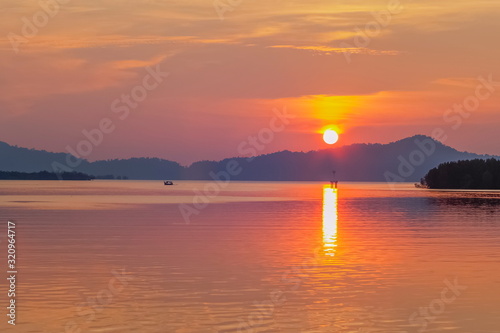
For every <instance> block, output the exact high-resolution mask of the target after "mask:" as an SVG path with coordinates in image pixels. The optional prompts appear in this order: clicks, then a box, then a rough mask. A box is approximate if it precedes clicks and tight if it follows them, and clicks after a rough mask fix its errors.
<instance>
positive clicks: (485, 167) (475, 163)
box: [420, 158, 500, 189]
mask: <svg viewBox="0 0 500 333" xmlns="http://www.w3.org/2000/svg"><path fill="white" fill-rule="evenodd" d="M420 183H421V185H422V186H425V187H428V188H431V189H500V161H499V160H496V159H494V158H490V159H486V160H484V159H474V160H464V161H457V162H446V163H442V164H440V165H439V166H438V167H436V168H434V169H432V170H430V171H429V172H428V173H427V174H426V175H425V176H424V178H422V180H421V181H420Z"/></svg>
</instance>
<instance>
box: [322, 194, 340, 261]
mask: <svg viewBox="0 0 500 333" xmlns="http://www.w3.org/2000/svg"><path fill="white" fill-rule="evenodd" d="M337 222H338V213H337V189H334V188H331V187H328V186H325V187H324V188H323V250H324V252H325V254H326V255H328V256H334V255H335V249H336V247H337Z"/></svg>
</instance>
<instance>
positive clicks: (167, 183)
mask: <svg viewBox="0 0 500 333" xmlns="http://www.w3.org/2000/svg"><path fill="white" fill-rule="evenodd" d="M163 184H164V185H174V183H173V182H171V181H170V180H166V181H164V182H163Z"/></svg>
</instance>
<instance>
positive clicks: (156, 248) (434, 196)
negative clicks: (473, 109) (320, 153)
mask: <svg viewBox="0 0 500 333" xmlns="http://www.w3.org/2000/svg"><path fill="white" fill-rule="evenodd" d="M213 185H214V184H212V183H208V182H178V183H177V184H176V185H174V186H164V185H163V183H162V182H159V181H91V182H58V181H39V182H36V181H35V182H33V181H0V219H1V220H0V221H1V222H0V225H1V226H2V227H1V228H2V229H4V230H5V229H6V221H7V220H13V221H15V222H16V223H17V232H18V234H17V238H18V256H19V260H18V262H19V274H18V276H19V282H18V295H17V302H18V322H17V326H16V327H15V328H12V327H9V326H8V325H7V323H6V321H7V320H6V319H4V320H2V322H0V329H1V331H2V332H14V331H17V332H51V333H52V332H179V333H181V332H182V333H184V332H200V333H201V332H238V331H241V332H311V333H312V332H345V333H347V332H364V333H367V332H394V333H396V332H474V333H481V332H499V328H500V317H499V316H498V314H499V312H498V311H499V299H500V275H499V270H498V267H499V263H500V255H499V254H500V251H499V250H500V218H499V213H500V193H499V192H495V191H483V192H481V191H471V192H460V191H430V190H422V189H415V188H413V187H412V185H411V184H401V185H399V186H397V187H396V189H394V190H391V189H390V188H389V187H388V186H387V185H386V184H381V183H341V184H339V189H338V190H333V189H330V188H328V186H326V187H325V186H324V184H321V183H292V182H290V183H283V182H281V183H273V182H232V183H230V184H220V186H224V187H223V188H220V186H216V187H214V186H213ZM204 189H209V190H211V191H212V192H211V197H210V198H209V199H207V198H206V197H205V196H203V195H201V194H200V193H203V191H204ZM217 189H218V190H217ZM216 192H219V193H216ZM193 200H194V201H195V203H196V206H194V205H193ZM207 200H208V201H207ZM180 207H182V210H183V211H184V212H185V215H186V211H187V212H191V213H192V214H191V215H189V214H187V215H189V220H186V219H184V218H183V215H182V214H181V209H180ZM2 234H4V231H2ZM0 247H1V248H2V249H3V250H2V251H3V252H4V253H5V254H6V240H5V237H4V238H2V239H1V243H0ZM5 256H6V255H5ZM5 256H4V255H1V257H5ZM0 267H1V269H2V271H5V269H4V268H5V263H2V264H1V266H0ZM4 281H5V280H4V279H2V280H1V284H0V287H1V288H2V290H4V291H5V290H6V287H7V286H6V284H5V282H4ZM455 283H457V284H458V285H459V286H463V287H462V288H459V289H458V291H457V290H455V293H452V292H450V291H449V289H447V290H445V288H449V285H453V284H455ZM1 295H4V296H0V301H1V302H3V303H5V304H4V305H5V306H7V304H6V302H7V297H6V296H5V295H6V293H5V292H2V293H1ZM2 300H3V301H2ZM4 305H2V306H1V307H0V308H5V307H4ZM3 312H4V313H2V317H4V318H5V317H6V316H5V313H6V311H3Z"/></svg>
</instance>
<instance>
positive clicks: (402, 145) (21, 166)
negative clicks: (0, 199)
mask: <svg viewBox="0 0 500 333" xmlns="http://www.w3.org/2000/svg"><path fill="white" fill-rule="evenodd" d="M476 158H481V159H486V158H499V157H497V156H490V155H478V154H474V153H469V152H461V151H458V150H456V149H454V148H451V147H449V146H446V145H444V144H443V143H441V142H439V141H436V140H434V139H432V138H430V137H428V136H424V135H416V136H413V137H408V138H405V139H402V140H399V141H395V142H391V143H388V144H352V145H346V146H340V147H333V148H329V149H323V150H317V151H309V152H291V151H287V150H285V151H280V152H276V153H272V154H264V155H259V156H256V157H253V158H251V159H250V158H246V157H235V158H228V159H224V160H221V161H199V162H195V163H193V164H191V165H190V166H182V165H180V164H179V163H177V162H173V161H169V160H165V159H159V158H130V159H113V160H101V161H95V162H89V161H87V160H84V159H78V158H76V157H74V156H72V155H69V154H67V153H52V152H47V151H44V150H35V149H27V148H21V147H17V146H12V145H9V144H7V143H5V142H1V141H0V171H19V172H38V171H44V170H47V171H51V172H53V171H56V172H64V171H67V172H70V171H78V172H83V173H86V174H91V175H94V176H105V175H110V174H111V175H115V176H122V177H123V176H126V177H128V178H129V179H172V180H180V179H186V180H187V179H190V180H209V179H227V178H229V179H231V180H269V181H270V180H276V181H326V180H330V179H332V178H333V175H332V170H335V171H336V175H335V177H336V178H337V179H338V180H341V181H389V182H403V181H406V182H414V181H419V180H420V179H421V178H422V177H423V176H424V175H425V174H426V173H427V172H428V171H429V170H430V169H432V168H434V167H436V166H438V165H439V164H441V163H443V162H450V161H458V160H468V159H476Z"/></svg>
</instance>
